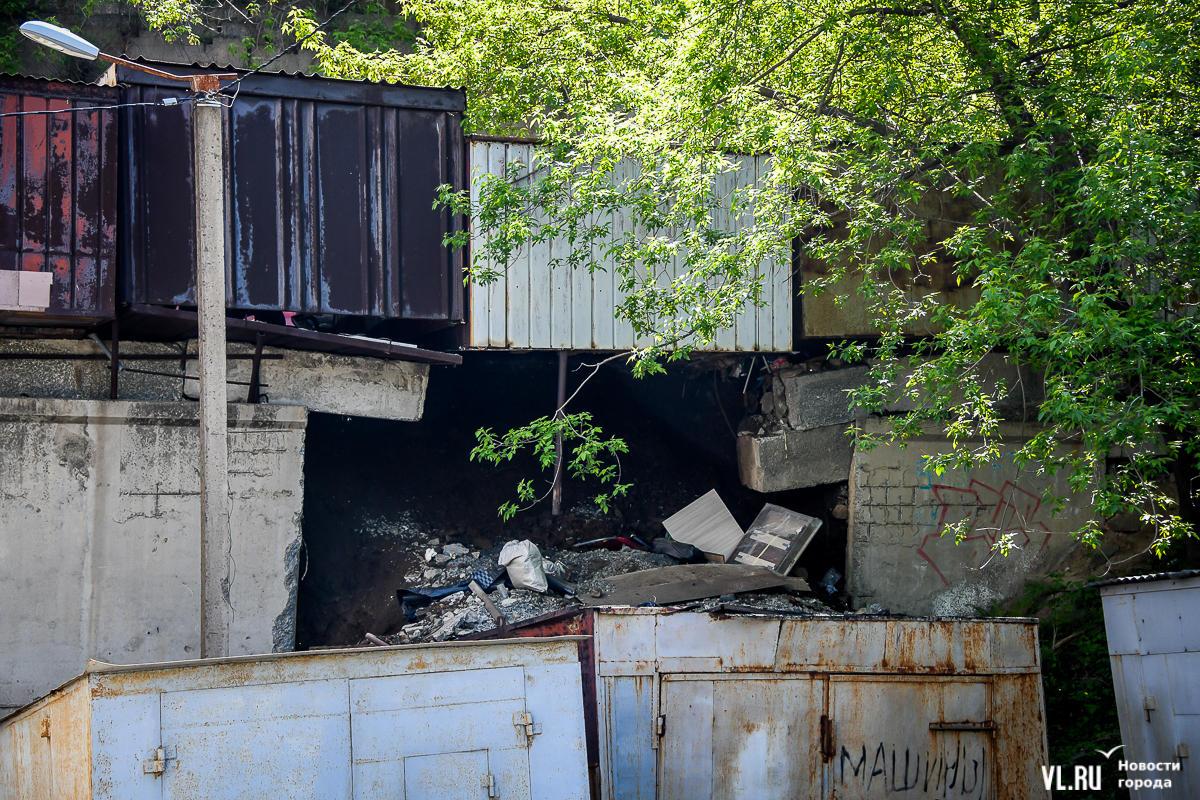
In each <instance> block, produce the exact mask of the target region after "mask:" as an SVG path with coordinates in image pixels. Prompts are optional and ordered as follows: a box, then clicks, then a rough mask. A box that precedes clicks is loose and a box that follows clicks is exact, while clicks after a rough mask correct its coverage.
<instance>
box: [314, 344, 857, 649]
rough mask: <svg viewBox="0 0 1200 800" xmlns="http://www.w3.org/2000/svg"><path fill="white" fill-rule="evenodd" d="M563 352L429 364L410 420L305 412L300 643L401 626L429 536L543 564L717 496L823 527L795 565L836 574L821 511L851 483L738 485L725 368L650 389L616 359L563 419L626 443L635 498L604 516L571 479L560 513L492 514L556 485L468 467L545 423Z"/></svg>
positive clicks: (511, 471) (734, 389)
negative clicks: (530, 485) (533, 424)
mask: <svg viewBox="0 0 1200 800" xmlns="http://www.w3.org/2000/svg"><path fill="white" fill-rule="evenodd" d="M556 358H557V357H556V355H555V354H554V353H535V354H512V353H496V354H489V353H467V354H465V355H464V363H463V365H462V366H459V367H435V368H433V370H432V371H431V373H430V381H429V390H428V394H427V397H426V403H425V415H424V418H423V419H422V420H421V421H419V422H391V421H383V420H369V419H360V418H349V417H342V416H332V415H325V414H313V415H311V416H310V418H309V425H308V435H307V441H306V454H305V497H304V538H305V548H304V550H303V552H302V554H301V559H300V570H301V573H302V580H301V582H300V589H299V601H298V619H297V648H298V649H306V648H308V647H313V646H321V645H325V646H328V645H339V644H349V643H352V642H355V641H358V640H360V639H361V638H362V635H363V633H364V632H366V631H371V632H372V633H375V634H377V635H381V636H382V635H388V634H391V633H395V632H396V631H398V630H399V626H400V625H401V624H402V621H403V620H402V618H401V615H400V609H399V606H398V603H397V601H396V597H395V591H396V589H397V587H399V586H403V585H407V583H408V582H409V581H410V580H411V579H412V578H413V577H414V576H417V575H421V574H422V572H423V570H424V569H425V568H426V567H427V566H428V565H426V564H425V563H424V560H423V557H422V554H423V553H424V551H425V549H426V546H427V543H428V542H429V541H431V540H433V539H437V540H438V543H439V544H440V545H445V544H446V543H449V542H457V543H461V544H463V545H465V546H466V547H468V548H471V549H472V550H478V551H481V552H487V551H489V550H492V549H498V548H499V547H500V546H501V545H502V544H503V543H504V542H505V541H507V540H509V539H526V538H528V539H531V540H533V541H534V542H535V543H537V544H538V545H539V547H540V548H541V549H542V550H543V552H545V553H546V554H547V556H549V557H554V554H555V553H556V552H557V551H559V550H560V549H563V548H568V547H570V545H571V544H573V543H574V542H577V541H584V540H587V539H593V538H599V537H602V536H611V535H616V534H620V533H625V534H628V533H635V534H637V535H638V536H640V537H642V538H643V539H647V540H648V539H649V538H653V537H654V536H657V535H660V534H661V532H662V524H661V523H662V520H663V519H664V518H665V517H667V516H670V515H671V514H672V513H674V512H675V511H677V510H678V509H680V508H682V507H683V506H685V505H687V504H688V503H690V502H691V501H692V500H695V499H696V498H697V497H699V496H700V495H702V494H704V493H705V492H707V491H708V490H710V489H713V488H715V489H716V490H717V492H718V493H719V494H720V496H721V498H722V499H723V500H724V501H725V503H726V504H727V505H728V506H729V508H730V511H731V512H732V513H733V515H734V517H735V518H736V519H737V521H738V523H739V524H741V525H742V527H743V528H745V527H746V526H748V525H749V524H750V522H751V521H752V520H753V518H754V516H755V515H756V514H757V513H758V511H759V510H760V509H761V508H762V505H763V503H766V502H772V503H776V504H778V505H782V506H785V507H787V508H791V509H793V510H796V511H799V512H802V513H805V514H810V515H813V516H818V517H820V518H822V519H823V520H824V522H825V524H824V525H823V526H822V529H821V532H820V533H819V534H818V536H817V538H816V539H815V540H814V541H813V543H812V544H811V545H810V546H809V548H808V550H807V551H806V552H805V554H804V556H803V557H802V558H801V560H800V563H799V565H798V566H799V567H803V568H805V569H807V570H808V573H809V575H810V576H811V577H812V578H814V579H815V578H818V577H820V576H821V575H823V574H824V572H825V570H826V569H828V568H829V567H831V566H834V567H837V568H838V570H839V571H844V561H845V558H844V552H845V540H846V523H845V522H844V521H842V520H837V519H835V518H833V516H832V515H831V514H830V510H831V509H832V508H833V506H834V505H835V504H836V503H837V502H838V493H839V492H841V491H844V484H843V485H840V486H839V485H832V486H828V487H818V488H816V489H808V490H798V491H793V492H782V493H778V494H773V495H764V494H759V493H757V492H753V491H751V490H749V489H746V488H745V487H743V486H742V485H741V484H740V482H739V481H738V475H737V461H736V454H735V446H734V445H735V442H734V436H733V434H732V433H731V431H730V426H731V425H732V427H734V428H736V426H737V424H738V422H739V420H740V419H741V418H742V416H743V401H742V388H743V381H742V380H732V379H727V378H726V377H725V376H726V374H727V370H726V372H722V371H720V370H719V369H717V368H718V367H720V366H721V365H722V363H724V365H725V366H726V367H727V366H728V365H729V363H730V361H729V360H728V359H726V360H725V361H724V362H720V361H715V360H709V361H698V362H694V363H690V364H684V365H676V366H673V367H672V368H671V369H670V371H669V374H667V375H662V376H655V377H652V378H647V379H644V380H635V379H633V378H632V376H631V375H630V374H629V372H628V370H627V369H626V368H625V367H623V366H621V365H619V364H616V363H614V364H612V365H608V366H605V367H604V368H603V369H602V370H601V372H600V374H599V375H597V376H596V378H594V379H593V380H592V381H591V382H589V383H588V385H587V386H586V387H585V388H584V390H583V391H582V392H581V393H580V395H579V397H578V398H576V400H575V401H574V403H573V405H572V406H571V409H570V410H572V411H581V410H587V411H590V412H592V413H593V414H594V420H593V421H594V422H595V424H597V425H599V426H600V427H601V428H603V430H604V432H605V434H607V435H615V436H620V437H622V438H624V439H625V440H626V442H627V444H628V445H629V450H630V452H629V453H628V454H625V455H624V456H623V457H622V459H621V464H622V469H623V472H624V477H623V480H624V481H626V482H631V483H632V484H633V487H632V488H631V489H630V491H629V494H628V496H627V497H625V498H622V499H620V500H619V501H618V502H617V504H616V508H615V509H614V510H613V511H612V512H611V513H609V514H607V515H606V514H604V513H602V512H601V510H600V509H599V508H597V507H596V505H595V503H594V502H593V501H592V499H591V498H592V497H593V496H594V495H595V493H596V489H595V486H594V485H589V484H584V483H581V482H579V481H576V480H567V481H566V484H565V486H564V492H563V514H562V516H560V517H552V516H551V514H550V508H549V501H548V500H547V501H546V502H545V503H544V504H543V505H540V506H538V507H537V508H535V509H533V510H531V511H527V512H524V513H521V514H518V515H517V517H516V518H514V519H513V520H511V521H509V522H507V523H505V522H502V521H501V519H500V518H499V516H498V515H497V508H498V507H499V506H500V504H501V503H503V502H505V501H507V500H511V499H514V498H515V490H516V485H517V482H518V480H520V479H521V478H529V477H537V478H538V481H539V483H540V485H542V486H543V487H546V486H548V485H549V479H550V477H551V476H550V473H549V472H546V473H540V472H539V471H538V470H537V468H536V465H534V464H533V463H532V462H531V461H521V460H519V459H518V460H515V461H513V462H512V463H508V464H505V465H503V466H501V467H492V466H490V465H481V464H479V463H477V462H471V461H470V460H469V458H468V456H469V453H470V450H471V448H472V446H473V445H474V444H475V431H476V430H477V429H479V428H482V427H487V428H492V429H493V430H495V431H497V432H503V431H506V430H508V429H509V428H510V427H512V426H516V425H520V424H523V423H526V422H529V421H530V420H532V419H533V418H534V417H536V416H539V415H545V414H550V413H552V412H553V410H554V396H555V373H556ZM595 360H597V359H596V357H595V356H592V355H587V356H582V357H572V358H571V360H570V369H571V370H572V371H571V372H569V373H568V375H569V377H568V394H569V393H570V392H571V391H573V389H574V387H575V386H576V385H578V382H579V380H580V379H581V377H582V375H583V374H584V372H583V371H575V369H576V367H578V366H579V364H580V363H582V362H587V363H591V362H594V361H595ZM745 361H746V362H747V363H748V361H749V359H748V358H747V359H745ZM751 389H753V385H751ZM718 393H719V398H720V401H719V404H718ZM722 407H723V409H724V412H725V416H722ZM726 417H727V418H728V421H729V424H727V423H726Z"/></svg>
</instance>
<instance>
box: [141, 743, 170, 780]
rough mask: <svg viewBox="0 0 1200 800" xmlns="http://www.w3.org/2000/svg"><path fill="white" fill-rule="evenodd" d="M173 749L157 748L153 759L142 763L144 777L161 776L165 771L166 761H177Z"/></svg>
mask: <svg viewBox="0 0 1200 800" xmlns="http://www.w3.org/2000/svg"><path fill="white" fill-rule="evenodd" d="M177 760H178V759H176V758H175V748H174V747H159V748H158V749H156V750H155V751H154V758H151V759H147V760H146V761H143V762H142V773H143V774H145V775H162V774H163V773H164V772H166V771H167V762H168V761H177Z"/></svg>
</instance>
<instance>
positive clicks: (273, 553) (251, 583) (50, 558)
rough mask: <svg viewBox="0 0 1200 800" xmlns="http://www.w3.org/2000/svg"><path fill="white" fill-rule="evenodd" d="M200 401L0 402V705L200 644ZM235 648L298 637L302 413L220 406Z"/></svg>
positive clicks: (275, 644) (257, 649)
mask: <svg viewBox="0 0 1200 800" xmlns="http://www.w3.org/2000/svg"><path fill="white" fill-rule="evenodd" d="M198 420H199V416H198V406H197V405H196V404H195V403H182V402H177V403H142V402H125V401H91V400H63V399H9V398H5V399H0V609H3V611H0V714H2V713H3V710H4V709H5V708H6V707H15V706H20V705H22V704H24V703H27V702H29V701H30V700H33V699H35V698H36V697H38V696H40V695H43V694H45V693H46V692H48V691H50V690H51V689H53V688H54V687H56V686H58V685H60V684H62V683H63V682H65V681H67V680H69V679H70V678H72V677H73V676H75V675H77V674H79V673H80V672H82V671H83V669H84V667H85V666H86V665H87V660H88V659H89V658H94V659H97V660H100V661H106V662H109V663H117V664H133V663H149V662H156V661H171V660H178V659H187V658H196V657H198V656H199V652H200V519H199V506H200V497H199V491H200V479H199V472H198V466H197V464H198V460H199V449H200V435H199V427H198V425H199V422H198ZM229 423H230V430H229V468H230V476H229V491H230V498H231V507H230V511H231V513H230V526H231V529H232V538H233V553H232V555H233V585H232V594H231V602H232V603H233V607H234V615H233V623H232V628H231V631H230V654H231V655H239V654H253V653H269V652H273V651H281V650H290V649H292V647H293V645H294V642H295V608H296V583H297V578H298V575H297V567H298V555H299V550H300V547H301V541H302V540H301V516H302V508H303V489H304V487H303V475H304V472H303V466H304V434H305V426H306V424H307V411H306V410H305V409H304V408H303V407H296V406H268V405H230V407H229Z"/></svg>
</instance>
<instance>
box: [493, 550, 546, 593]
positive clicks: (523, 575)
mask: <svg viewBox="0 0 1200 800" xmlns="http://www.w3.org/2000/svg"><path fill="white" fill-rule="evenodd" d="M496 561H497V563H499V564H500V566H502V567H504V568H505V569H506V570H508V579H509V580H510V581H511V582H512V585H513V588H514V589H529V590H531V591H534V592H545V591H546V589H547V588H549V584H548V583H547V581H546V573H545V571H544V570H543V569H542V551H541V550H539V549H538V546H537V545H536V544H534V543H533V542H531V541H529V540H528V539H525V540H523V541H520V542H518V541H517V540H515V539H514V540H512V541H511V542H508V543H507V544H505V545H504V547H503V548H502V549H501V550H500V555H499V557H497V559H496Z"/></svg>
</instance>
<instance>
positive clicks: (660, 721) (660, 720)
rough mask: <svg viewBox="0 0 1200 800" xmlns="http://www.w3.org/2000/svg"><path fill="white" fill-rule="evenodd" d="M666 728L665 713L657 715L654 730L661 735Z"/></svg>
mask: <svg viewBox="0 0 1200 800" xmlns="http://www.w3.org/2000/svg"><path fill="white" fill-rule="evenodd" d="M666 730H667V717H666V715H665V714H660V715H659V716H658V723H657V725H656V726H655V728H654V732H655V733H657V734H658V735H659V736H662V735H663V734H664V733H665V732H666Z"/></svg>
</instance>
